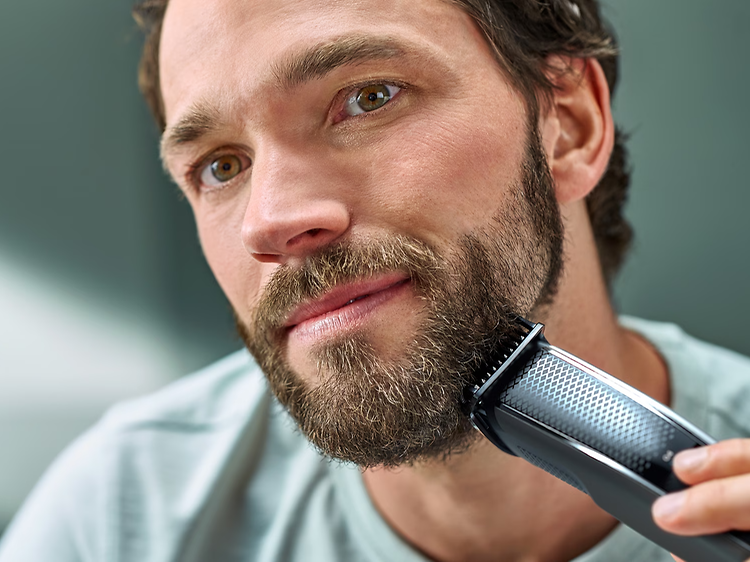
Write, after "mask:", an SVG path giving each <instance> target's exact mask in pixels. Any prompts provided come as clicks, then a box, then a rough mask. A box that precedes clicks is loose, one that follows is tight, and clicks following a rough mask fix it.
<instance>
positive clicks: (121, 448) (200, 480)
mask: <svg viewBox="0 0 750 562" xmlns="http://www.w3.org/2000/svg"><path fill="white" fill-rule="evenodd" d="M270 402H271V399H270V396H269V392H268V390H267V388H266V385H265V382H264V377H263V375H262V373H261V372H260V370H259V369H258V368H257V366H256V365H255V364H254V362H253V361H252V359H251V358H250V356H249V354H248V353H247V352H245V351H241V352H238V353H235V354H233V355H230V356H229V357H227V358H225V359H223V360H221V361H219V362H217V363H215V364H213V365H211V366H210V367H208V368H206V369H204V370H202V371H199V372H197V373H195V374H193V375H189V376H186V377H184V378H182V379H180V380H178V381H176V382H174V383H172V384H170V385H168V386H167V387H165V388H164V389H162V390H160V391H158V392H156V393H154V394H151V395H148V396H144V397H141V398H137V399H134V400H129V401H126V402H123V403H120V404H118V405H116V406H114V407H113V408H111V409H110V410H109V411H108V412H107V413H106V414H105V415H104V417H103V418H102V419H101V420H100V421H99V422H98V423H97V424H96V425H95V426H94V427H92V428H91V429H89V430H88V431H87V432H86V433H84V434H83V435H82V436H80V437H79V438H78V439H77V440H76V441H75V442H74V443H72V444H71V445H70V446H69V447H68V448H67V449H66V451H64V452H63V454H62V455H60V457H59V458H58V459H57V460H56V461H55V462H54V463H53V465H52V466H51V467H50V468H49V469H48V470H47V472H46V474H45V475H44V477H43V478H42V480H41V481H40V482H39V483H38V484H37V486H36V487H35V489H34V491H33V492H32V494H31V495H30V497H29V498H28V499H27V501H26V502H25V504H24V506H23V507H22V509H21V510H20V512H19V513H18V514H17V516H16V518H15V519H14V521H13V522H12V523H11V525H10V527H9V529H8V530H7V532H6V535H5V537H4V539H3V542H2V544H0V561H2V562H5V561H6V560H7V561H8V562H10V561H15V560H25V561H28V562H36V561H40V562H41V561H48V560H59V561H61V562H62V561H65V562H67V561H76V562H78V561H81V562H83V561H86V562H88V561H92V562H93V561H101V560H107V561H112V562H115V561H125V560H146V559H149V560H151V559H172V556H174V554H175V551H176V550H177V549H179V548H182V546H181V544H182V542H183V539H184V537H185V536H186V534H187V533H188V532H189V530H190V529H191V528H192V526H193V525H194V521H195V519H196V518H197V517H198V516H199V514H200V513H201V512H202V511H203V510H204V509H205V506H206V503H207V501H208V499H209V498H210V497H211V496H212V495H216V494H217V493H220V490H219V491H217V489H218V488H220V482H222V480H223V479H224V478H225V477H226V473H227V470H230V469H229V468H228V465H230V464H231V459H232V458H233V456H235V453H234V451H235V450H237V448H238V447H240V446H241V447H242V448H243V455H245V457H252V456H253V455H257V454H259V451H260V450H261V449H262V437H261V435H262V427H263V426H264V425H265V424H266V423H267V411H268V409H269V405H270ZM256 427H260V428H261V429H255V430H253V428H256ZM248 428H249V429H250V430H248Z"/></svg>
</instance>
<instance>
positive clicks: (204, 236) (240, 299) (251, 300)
mask: <svg viewBox="0 0 750 562" xmlns="http://www.w3.org/2000/svg"><path fill="white" fill-rule="evenodd" d="M233 208H234V209H238V208H241V206H239V205H238V206H235V207H233ZM193 210H194V212H195V217H196V224H197V227H198V237H199V239H200V243H201V248H202V249H203V254H204V256H205V257H206V261H207V262H208V265H209V267H210V268H211V271H212V272H213V274H214V276H215V277H216V280H217V282H218V283H219V286H220V287H221V289H222V290H223V291H224V294H225V295H226V297H227V299H228V300H229V302H230V303H231V305H232V307H233V308H234V309H235V310H236V311H237V313H238V314H240V316H241V317H242V318H243V319H247V315H248V314H249V311H250V309H251V308H252V307H253V306H254V305H255V303H256V301H257V299H258V296H259V292H260V286H261V280H262V276H263V271H262V267H261V264H260V263H258V262H256V261H255V260H250V259H248V254H247V252H246V251H245V248H244V246H243V244H242V239H241V237H240V233H241V224H242V222H241V221H242V217H241V216H240V217H234V216H233V214H237V213H236V212H235V213H232V212H221V211H220V210H211V211H202V210H201V209H195V208H194V209H193Z"/></svg>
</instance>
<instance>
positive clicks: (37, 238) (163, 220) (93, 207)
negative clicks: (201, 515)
mask: <svg viewBox="0 0 750 562" xmlns="http://www.w3.org/2000/svg"><path fill="white" fill-rule="evenodd" d="M130 7H131V2H130V0H116V1H113V0H110V1H107V2H102V1H101V0H66V1H65V2H59V1H57V0H25V1H24V2H3V3H0V178H1V179H0V451H2V457H1V458H2V460H1V461H0V529H2V527H3V526H4V524H5V523H6V522H7V521H8V520H9V519H10V517H12V514H13V513H14V511H15V510H16V509H17V507H18V505H19V504H20V502H21V501H22V500H23V498H24V496H25V495H26V494H27V493H28V492H29V490H30V488H31V487H32V486H33V484H34V482H35V481H36V480H37V479H38V478H39V476H40V475H41V474H42V472H43V470H44V469H45V467H46V466H47V465H48V464H49V463H50V462H51V460H52V459H53V458H54V456H55V455H56V454H58V453H59V451H60V450H61V449H62V448H63V447H64V446H65V445H66V444H67V443H68V442H69V441H70V440H71V439H73V438H74V437H75V436H76V435H77V434H79V433H80V432H81V431H83V430H84V429H85V428H86V427H87V426H89V425H90V424H91V423H93V422H94V421H95V420H96V419H97V418H98V417H99V416H100V415H101V414H102V412H103V411H104V410H105V409H106V408H107V407H108V406H109V405H110V404H112V403H113V402H114V401H117V400H122V399H125V398H128V397H133V396H136V395H139V394H142V393H145V392H149V391H151V390H153V389H156V388H158V387H160V386H163V385H164V384H166V383H168V382H169V381H170V380H173V379H174V378H176V377H179V376H181V375H183V374H185V373H189V372H190V371H192V370H195V369H198V368H200V367H201V366H203V365H205V364H207V363H209V362H211V361H213V360H215V359H218V358H219V357H221V356H223V355H225V354H226V353H229V352H230V351H233V350H235V349H237V348H239V347H240V344H239V342H238V340H237V338H236V336H235V334H234V329H233V323H232V320H231V316H230V313H229V308H228V305H227V304H226V301H225V299H224V297H223V296H222V294H221V292H220V291H219V289H218V287H217V286H216V283H215V282H214V281H213V278H212V276H211V273H210V271H209V270H208V268H207V266H206V264H205V262H204V260H203V257H202V255H201V250H200V247H199V244H198V241H197V238H196V234H195V229H194V226H193V223H192V216H191V214H190V210H189V208H188V205H187V203H186V202H185V201H183V200H181V198H180V197H179V195H178V193H177V189H176V187H174V186H173V185H172V184H171V183H170V182H169V181H168V180H167V178H166V177H165V176H164V174H163V173H162V171H161V166H160V164H159V161H158V157H157V146H158V133H157V130H156V128H155V126H154V125H153V124H152V123H151V120H150V117H149V115H148V112H147V109H146V107H145V105H144V103H143V102H142V101H141V99H140V97H139V93H138V91H137V87H136V65H137V60H138V56H139V51H140V44H141V36H140V33H139V32H138V30H137V29H136V27H135V24H134V23H133V22H132V20H131V18H130ZM604 12H605V14H606V16H607V18H608V19H609V21H611V22H612V23H613V25H614V27H615V28H616V29H617V30H618V34H619V36H620V41H621V45H622V53H623V56H622V80H621V86H620V89H619V92H618V94H617V97H616V103H615V108H616V111H615V113H616V117H617V120H618V122H619V123H620V124H621V125H622V126H623V127H624V128H625V129H626V130H627V131H628V132H630V133H631V134H632V139H631V142H630V147H631V155H632V162H633V166H634V178H633V187H632V192H631V198H630V204H629V207H628V215H629V217H630V219H631V221H632V223H633V225H634V227H635V231H636V236H637V238H636V242H635V246H634V249H633V252H632V255H631V258H630V260H629V262H628V264H627V266H626V268H625V271H624V272H623V274H622V275H621V277H620V279H619V282H618V284H617V287H616V303H617V306H618V309H619V310H620V311H621V312H623V313H627V314H634V315H638V316H642V317H645V318H650V319H655V320H668V321H673V322H676V323H678V324H680V325H682V326H683V327H684V328H685V329H686V330H687V331H688V332H690V333H692V334H694V335H696V336H698V337H700V338H703V339H705V340H708V341H711V342H715V343H718V344H720V345H723V346H727V347H730V348H732V349H735V350H737V351H740V352H743V353H746V354H750V330H748V328H747V327H746V326H745V323H744V319H745V318H746V317H748V315H750V293H749V292H748V291H747V289H746V286H747V284H748V279H750V264H749V263H748V259H747V256H748V251H747V246H748V242H750V233H749V232H748V228H747V218H746V216H747V215H746V210H747V209H748V208H749V207H750V189H748V187H750V186H749V185H748V181H747V169H748V167H747V161H748V155H747V153H748V149H749V148H750V143H749V142H748V140H747V137H746V136H745V135H746V134H747V132H748V130H750V105H749V104H748V103H747V100H746V95H747V94H746V92H748V91H750V76H749V73H748V72H747V55H748V54H749V53H750V48H749V47H750V45H749V44H748V43H749V41H750V40H749V39H748V37H750V35H748V34H747V32H746V30H747V28H748V27H749V26H750V3H748V2H747V0H722V1H721V2H716V1H710V0H659V1H658V2H655V1H653V0H605V8H604ZM0 532H1V531H0Z"/></svg>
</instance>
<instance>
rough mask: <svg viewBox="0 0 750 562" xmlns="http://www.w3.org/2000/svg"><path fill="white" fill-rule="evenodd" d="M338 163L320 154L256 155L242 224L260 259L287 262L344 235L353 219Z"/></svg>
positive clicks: (250, 249) (248, 244)
mask: <svg viewBox="0 0 750 562" xmlns="http://www.w3.org/2000/svg"><path fill="white" fill-rule="evenodd" d="M341 181H342V180H341V179H340V177H338V176H337V173H336V164H335V162H329V163H325V162H324V161H322V160H321V158H319V157H316V155H314V154H310V153H308V154H300V153H290V152H289V151H287V152H284V153H281V152H278V151H277V152H274V153H267V154H259V153H256V159H255V162H254V163H253V170H252V178H251V187H250V199H249V202H248V205H247V208H246V210H245V216H244V220H243V225H242V242H243V244H244V246H245V249H246V250H247V251H248V252H249V253H250V254H251V255H252V256H253V257H254V258H255V259H256V260H258V261H261V262H273V263H279V264H282V263H286V262H287V261H289V259H291V258H295V257H296V258H300V257H305V256H306V255H308V254H310V253H313V252H315V251H316V250H318V249H320V248H322V247H324V246H326V245H329V244H331V243H333V242H334V241H336V240H337V239H338V238H339V237H341V236H342V235H343V234H344V233H345V232H346V231H347V230H348V229H349V225H350V222H351V217H350V212H349V209H348V207H347V205H346V203H345V202H344V200H343V192H344V190H343V189H340V188H342V187H343V186H341Z"/></svg>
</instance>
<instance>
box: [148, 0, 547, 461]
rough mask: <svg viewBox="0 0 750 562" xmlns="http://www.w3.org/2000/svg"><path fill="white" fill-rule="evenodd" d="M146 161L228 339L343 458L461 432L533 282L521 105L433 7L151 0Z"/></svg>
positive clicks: (434, 449) (430, 1) (535, 290)
mask: <svg viewBox="0 0 750 562" xmlns="http://www.w3.org/2000/svg"><path fill="white" fill-rule="evenodd" d="M161 72H162V74H161V80H162V91H163V97H164V103H165V111H166V116H167V132H166V134H165V138H164V144H163V152H164V158H165V162H166V164H167V166H168V167H169V170H170V172H171V173H172V175H173V176H174V177H175V179H176V180H177V181H178V183H179V184H180V186H181V187H182V188H183V190H184V191H185V193H186V194H187V197H188V199H189V201H190V203H191V205H192V207H193V210H194V213H195V217H196V221H197V225H198V230H199V234H200V239H201V243H202V245H203V249H204V252H205V255H206V257H207V259H208V262H209V264H210V266H211V268H212V269H213V271H214V273H215V275H216V277H217V279H218V281H219V283H220V284H221V286H222V288H223V289H224V291H225V293H226V295H227V297H228V298H229V300H230V302H231V304H232V306H233V308H234V310H235V313H236V315H237V317H238V324H239V325H240V328H241V332H242V333H243V335H244V337H245V339H246V342H247V344H248V347H249V348H250V350H251V351H252V352H253V354H254V355H255V356H256V358H257V359H258V361H259V363H260V364H261V366H262V367H263V368H264V370H265V371H266V373H267V374H268V376H269V380H270V381H271V384H272V386H273V387H274V390H275V392H276V393H277V395H278V396H279V397H280V399H281V400H282V402H284V403H285V404H286V405H287V406H288V407H289V408H290V411H291V412H292V414H293V415H294V416H295V417H296V418H297V419H298V421H299V422H300V424H301V427H302V429H303V431H304V432H305V433H306V434H307V435H308V436H309V437H310V438H311V440H312V441H313V442H314V443H316V444H317V445H318V446H320V447H321V448H322V449H323V450H324V451H325V452H327V453H329V454H331V455H333V456H336V457H339V458H345V459H348V460H352V461H354V462H357V463H359V464H361V465H365V466H369V465H375V464H397V463H398V462H403V461H405V460H414V459H417V458H422V457H426V456H434V455H436V454H445V453H446V452H450V451H451V450H452V449H455V448H456V447H457V446H459V444H461V443H464V442H465V437H466V431H467V428H466V425H467V424H466V422H465V418H464V416H463V415H462V414H461V412H460V404H459V402H460V394H461V388H462V386H463V385H464V384H466V383H467V382H468V381H469V380H470V376H471V371H472V369H473V368H476V365H477V363H478V361H479V357H480V356H481V355H482V354H484V353H485V352H486V351H487V348H488V346H491V343H492V342H493V341H496V338H497V337H499V336H501V335H502V334H503V332H504V331H505V330H506V329H507V322H508V319H509V318H510V314H511V312H513V311H515V312H519V313H527V312H528V311H530V310H531V309H532V308H533V307H534V305H535V304H536V303H537V302H538V301H539V299H540V298H541V297H544V296H547V295H545V293H548V292H549V291H550V290H551V287H552V286H553V285H554V280H555V278H556V274H557V270H558V264H557V262H556V259H557V256H558V255H559V244H560V237H561V234H560V227H559V217H558V216H557V210H556V204H555V201H554V198H553V196H552V190H551V181H550V179H549V174H548V171H547V169H546V167H545V165H544V155H543V153H542V149H541V146H540V143H539V140H538V139H537V137H536V133H535V131H533V130H532V131H529V126H528V123H527V121H528V119H527V116H526V112H525V109H524V104H523V101H522V99H521V97H520V95H519V94H518V93H517V92H516V91H515V90H513V88H511V86H510V84H509V82H508V81H507V79H506V78H505V77H504V75H503V74H502V72H501V71H500V68H499V66H498V65H497V63H496V62H495V60H494V58H493V55H492V53H491V51H490V49H489V47H488V46H487V44H486V42H485V41H484V38H483V37H482V36H481V34H480V33H479V31H478V30H477V29H476V27H475V25H474V24H473V22H472V21H471V20H470V18H469V17H468V16H466V15H465V14H464V13H463V12H462V11H461V10H459V9H458V8H456V7H455V6H452V5H451V4H450V3H447V2H442V1H438V0H398V1H396V2H394V1H393V0H368V1H367V2H359V1H351V0H348V1H338V0H327V1H315V0H288V1H285V2H283V3H281V2H278V0H254V1H253V2H245V1H237V0H234V1H232V0H217V1H215V2H211V3H206V2H205V1H203V0H171V2H170V5H169V9H168V12H167V16H166V19H165V24H164V31H163V37H162V44H161Z"/></svg>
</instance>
